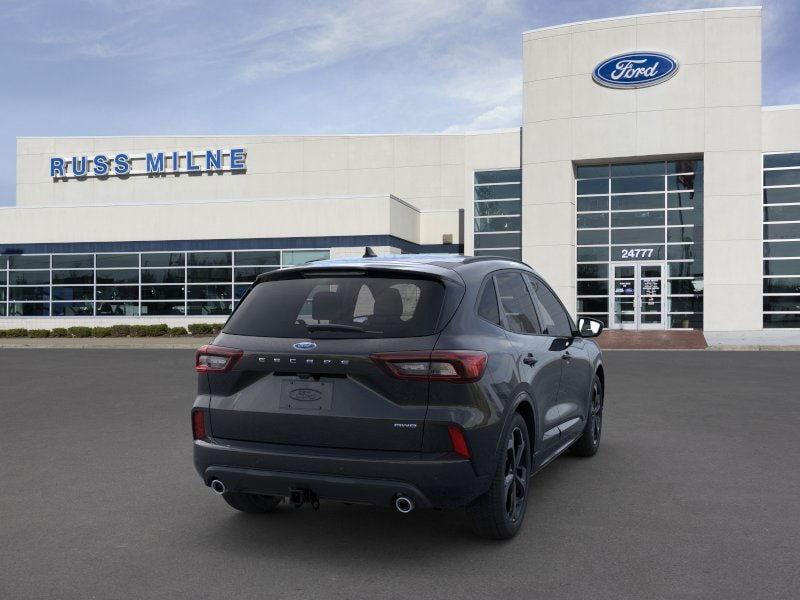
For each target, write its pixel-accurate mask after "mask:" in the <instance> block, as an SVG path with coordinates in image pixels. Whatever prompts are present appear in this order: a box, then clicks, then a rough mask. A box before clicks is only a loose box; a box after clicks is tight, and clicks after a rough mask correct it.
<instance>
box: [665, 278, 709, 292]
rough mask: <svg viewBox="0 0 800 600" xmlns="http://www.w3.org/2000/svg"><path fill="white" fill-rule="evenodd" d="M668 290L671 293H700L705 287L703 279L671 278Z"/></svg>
mask: <svg viewBox="0 0 800 600" xmlns="http://www.w3.org/2000/svg"><path fill="white" fill-rule="evenodd" d="M668 285H669V288H668V291H669V293H670V294H698V293H701V290H702V287H703V280H702V279H670V280H669V284H668Z"/></svg>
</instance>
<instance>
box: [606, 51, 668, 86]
mask: <svg viewBox="0 0 800 600" xmlns="http://www.w3.org/2000/svg"><path fill="white" fill-rule="evenodd" d="M677 72H678V61H677V60H675V59H674V58H672V57H671V56H668V55H666V54H661V53H660V52H629V53H627V54H619V55H617V56H612V57H611V58H609V59H606V60H605V61H603V62H601V63H600V64H599V65H597V66H596V67H595V69H594V72H593V73H592V79H594V80H595V82H597V83H599V84H600V85H602V86H605V87H610V88H620V89H623V88H642V87H648V86H651V85H656V84H658V83H662V82H664V81H666V80H667V79H669V78H670V77H672V76H673V75H675V73H677Z"/></svg>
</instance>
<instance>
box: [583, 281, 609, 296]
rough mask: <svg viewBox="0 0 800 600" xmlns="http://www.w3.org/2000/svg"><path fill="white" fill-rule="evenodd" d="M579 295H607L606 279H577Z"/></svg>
mask: <svg viewBox="0 0 800 600" xmlns="http://www.w3.org/2000/svg"><path fill="white" fill-rule="evenodd" d="M578 295H579V296H603V295H608V281H578Z"/></svg>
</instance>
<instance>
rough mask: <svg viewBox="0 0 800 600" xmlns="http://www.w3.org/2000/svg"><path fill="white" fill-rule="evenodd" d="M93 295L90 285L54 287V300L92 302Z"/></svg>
mask: <svg viewBox="0 0 800 600" xmlns="http://www.w3.org/2000/svg"><path fill="white" fill-rule="evenodd" d="M93 293H94V288H93V287H92V286H90V285H75V286H73V285H69V286H63V287H62V286H54V287H53V300H92V299H93V298H92V294H93Z"/></svg>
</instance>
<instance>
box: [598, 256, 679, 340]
mask: <svg viewBox="0 0 800 600" xmlns="http://www.w3.org/2000/svg"><path fill="white" fill-rule="evenodd" d="M608 266H609V271H610V272H609V283H610V290H609V298H608V302H609V307H608V308H609V310H608V313H609V314H608V318H609V323H608V324H609V329H625V330H633V331H643V330H644V331H646V330H659V329H667V312H666V303H667V300H666V278H667V263H666V262H665V261H659V260H643V261H616V262H610V263H609V265H608ZM616 267H632V268H633V313H634V314H633V322H632V323H618V322H617V321H616V311H615V310H614V308H615V299H616V297H617V295H616V289H617V276H616ZM642 267H659V268H660V269H661V282H660V292H661V294H660V296H659V298H660V300H661V313H660V314H661V321H660V322H659V323H642ZM620 279H628V278H627V277H624V278H620ZM648 279H652V278H648ZM621 297H622V296H621ZM651 314H653V313H651Z"/></svg>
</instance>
